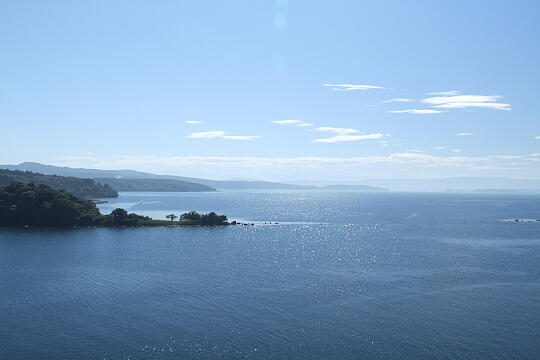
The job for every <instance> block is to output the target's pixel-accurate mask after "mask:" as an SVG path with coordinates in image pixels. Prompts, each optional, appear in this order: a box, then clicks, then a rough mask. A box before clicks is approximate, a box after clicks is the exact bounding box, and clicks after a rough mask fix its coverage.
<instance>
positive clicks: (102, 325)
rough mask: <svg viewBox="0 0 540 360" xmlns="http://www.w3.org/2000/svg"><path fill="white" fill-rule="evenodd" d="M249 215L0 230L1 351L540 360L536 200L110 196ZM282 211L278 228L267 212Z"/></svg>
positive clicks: (162, 210)
mask: <svg viewBox="0 0 540 360" xmlns="http://www.w3.org/2000/svg"><path fill="white" fill-rule="evenodd" d="M100 207H101V209H102V211H103V212H108V211H110V210H112V209H114V208H116V207H124V208H128V209H129V211H130V212H136V213H140V214H146V215H150V216H153V217H156V218H163V217H164V215H165V214H168V213H171V212H172V213H177V214H179V213H181V212H184V211H188V210H197V211H200V212H204V211H212V210H213V211H216V212H218V213H224V214H226V215H228V216H229V218H231V220H234V219H242V220H245V221H250V222H254V223H256V224H257V225H255V226H230V227H220V228H182V227H158V228H137V229H105V228H90V229H56V230H54V229H1V230H0V358H1V359H119V360H120V359H121V360H124V359H489V360H494V359H538V358H540V340H539V339H540V222H536V223H535V222H531V223H529V222H511V221H502V220H505V219H510V218H538V217H540V196H538V195H527V196H526V195H486V194H427V193H360V192H345V191H344V192H337V191H336V192H319V191H274V192H263V191H261V192H239V191H238V192H219V193H122V194H121V196H120V197H119V198H118V199H114V200H113V201H111V202H110V203H108V204H103V205H101V206H100ZM270 221H271V222H273V223H275V222H278V223H279V224H278V225H275V224H272V225H268V224H266V225H265V224H264V222H270Z"/></svg>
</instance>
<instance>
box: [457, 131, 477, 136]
mask: <svg viewBox="0 0 540 360" xmlns="http://www.w3.org/2000/svg"><path fill="white" fill-rule="evenodd" d="M471 135H473V133H472V132H469V133H457V134H456V136H471Z"/></svg>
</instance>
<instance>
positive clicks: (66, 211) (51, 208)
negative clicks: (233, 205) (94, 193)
mask: <svg viewBox="0 0 540 360" xmlns="http://www.w3.org/2000/svg"><path fill="white" fill-rule="evenodd" d="M167 218H168V219H170V220H154V219H152V218H150V217H148V216H142V215H137V214H133V213H128V212H127V211H126V210H125V209H120V208H119V209H115V210H113V211H112V212H111V213H110V214H108V215H102V214H101V213H100V212H99V209H98V208H97V207H96V204H95V202H94V201H92V200H87V199H83V198H80V197H77V196H75V195H73V194H70V193H68V192H66V191H63V190H55V189H53V188H51V187H49V186H47V185H43V184H39V185H36V184H33V183H22V182H15V183H11V184H9V185H5V186H0V226H13V227H25V226H39V227H62V226H64V227H66V226H70V227H73V226H101V227H138V226H223V225H230V224H231V223H229V222H228V220H227V217H226V216H225V215H218V214H216V213H215V212H210V213H208V214H199V213H197V212H195V211H191V212H188V213H185V214H182V215H180V216H177V215H175V214H170V215H167ZM176 219H179V220H178V221H176ZM233 223H235V222H233Z"/></svg>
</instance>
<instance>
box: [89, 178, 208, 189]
mask: <svg viewBox="0 0 540 360" xmlns="http://www.w3.org/2000/svg"><path fill="white" fill-rule="evenodd" d="M94 180H96V181H97V182H99V183H103V184H106V185H108V186H110V187H111V188H113V189H114V190H116V191H178V192H186V191H193V192H195V191H197V192H200V191H216V189H214V188H212V187H210V186H206V185H202V184H197V183H193V182H188V181H182V180H174V179H123V178H122V179H111V178H96V179H94Z"/></svg>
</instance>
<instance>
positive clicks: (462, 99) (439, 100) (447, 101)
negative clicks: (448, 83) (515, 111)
mask: <svg viewBox="0 0 540 360" xmlns="http://www.w3.org/2000/svg"><path fill="white" fill-rule="evenodd" d="M500 98H501V96H495V95H452V96H436V97H429V98H426V99H424V100H422V102H423V103H424V104H429V105H431V106H433V107H436V108H443V109H464V108H468V107H480V108H489V109H493V110H505V111H510V110H512V108H511V107H510V104H503V103H499V102H497V101H498V99H500Z"/></svg>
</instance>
